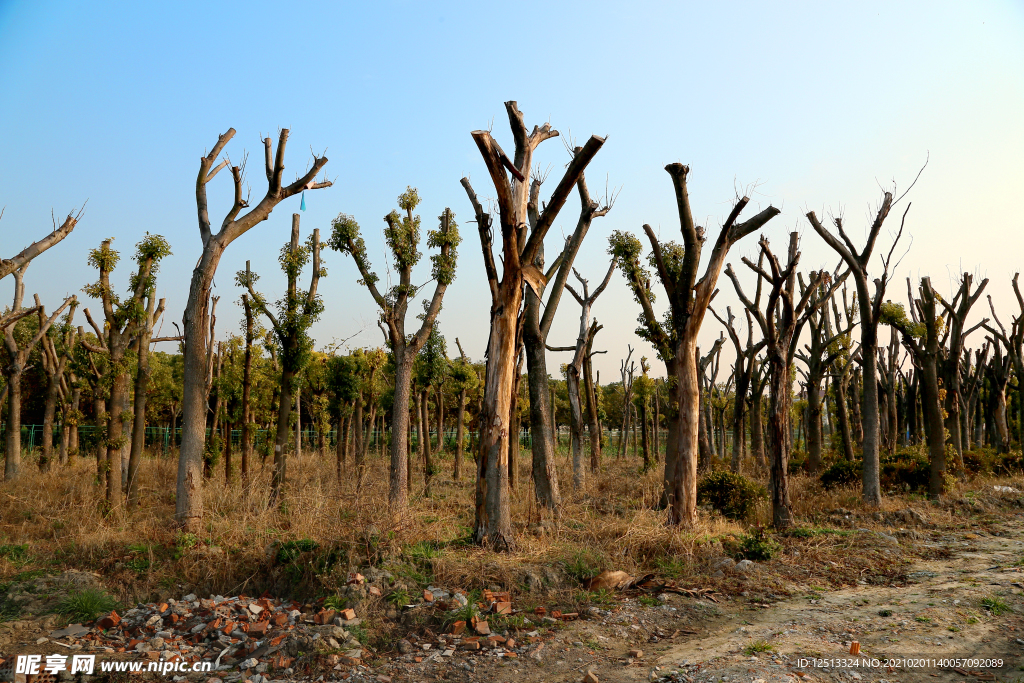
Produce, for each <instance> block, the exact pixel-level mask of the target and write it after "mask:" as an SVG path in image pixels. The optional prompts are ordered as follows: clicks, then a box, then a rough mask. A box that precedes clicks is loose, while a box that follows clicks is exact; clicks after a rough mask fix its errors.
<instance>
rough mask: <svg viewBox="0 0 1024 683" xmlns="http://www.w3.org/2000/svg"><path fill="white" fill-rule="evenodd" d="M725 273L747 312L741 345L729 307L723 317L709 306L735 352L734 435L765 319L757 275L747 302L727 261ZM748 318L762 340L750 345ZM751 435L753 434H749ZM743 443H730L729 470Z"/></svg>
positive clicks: (760, 258) (739, 424)
mask: <svg viewBox="0 0 1024 683" xmlns="http://www.w3.org/2000/svg"><path fill="white" fill-rule="evenodd" d="M763 258H764V256H763V254H762V255H759V256H758V265H759V266H760V265H761V264H762V261H763ZM725 275H726V276H727V277H728V278H729V280H730V281H731V282H732V285H733V289H735V290H736V295H737V296H738V297H739V299H740V302H741V303H742V304H743V306H744V309H745V310H746V314H747V343H746V346H741V345H740V341H739V339H740V338H739V334H738V333H737V332H736V328H735V327H734V326H733V320H734V319H735V317H734V316H733V314H732V310H731V309H730V308H728V307H727V308H726V314H727V317H728V320H723V319H722V318H721V317H720V316H719V315H718V314H717V313H715V310H714V309H713V308H710V307H709V310H711V313H712V314H713V315H714V316H715V317H716V318H718V320H719V322H721V323H722V324H723V325H725V327H726V330H728V332H729V337H730V339H732V343H733V346H734V347H735V351H736V367H735V371H734V372H735V375H736V401H735V405H734V406H733V430H734V431H735V433H736V434H739V435H742V434H743V419H744V417H745V416H746V400H745V399H746V395H747V392H748V391H749V390H750V380H751V375H752V373H753V363H754V358H755V357H756V356H757V354H758V353H760V351H761V349H762V348H764V344H765V341H764V335H765V330H766V325H767V323H766V321H765V319H764V315H763V314H762V313H761V292H762V279H761V277H758V278H757V287H756V289H755V291H754V299H753V300H752V301H751V300H750V299H748V298H747V296H746V294H744V292H743V287H741V286H740V281H739V279H738V278H737V277H736V273H735V271H733V269H732V264H728V265H726V267H725ZM751 318H753V319H754V320H756V321H757V323H758V326H759V327H760V329H761V336H762V339H761V341H759V342H758V343H757V344H754V343H753V342H754V327H753V324H752V321H751ZM751 438H753V437H751ZM742 446H743V439H742V438H741V437H740V438H737V439H736V440H735V441H734V442H733V453H732V463H731V469H732V471H733V472H739V471H740V457H741V454H742V453H741V451H742Z"/></svg>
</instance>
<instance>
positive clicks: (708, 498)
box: [697, 471, 767, 521]
mask: <svg viewBox="0 0 1024 683" xmlns="http://www.w3.org/2000/svg"><path fill="white" fill-rule="evenodd" d="M766 495H767V493H766V492H765V490H764V488H763V487H761V486H759V485H758V484H757V483H756V482H754V481H751V480H750V479H747V478H746V477H744V476H743V475H740V474H733V473H732V472H725V471H716V472H712V473H710V474H708V475H707V476H706V477H704V478H703V479H701V480H700V482H699V483H698V484H697V502H698V503H699V504H700V505H710V506H711V507H712V508H714V509H715V510H718V512H720V513H722V515H724V516H725V517H728V518H729V519H735V520H737V521H742V520H745V519H747V518H749V517H750V516H751V515H752V514H753V513H754V507H755V506H756V505H757V499H758V498H764V497H765V496H766Z"/></svg>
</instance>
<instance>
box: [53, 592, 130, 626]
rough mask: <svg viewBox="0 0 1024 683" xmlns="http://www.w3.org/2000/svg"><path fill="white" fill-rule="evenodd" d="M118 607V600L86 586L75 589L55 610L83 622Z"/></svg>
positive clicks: (69, 618)
mask: <svg viewBox="0 0 1024 683" xmlns="http://www.w3.org/2000/svg"><path fill="white" fill-rule="evenodd" d="M116 607H117V600H114V598H112V597H110V596H109V595H107V594H106V593H104V592H103V591H101V590H97V589H95V588H86V589H84V590H80V591H75V592H74V593H71V594H69V595H68V596H67V597H65V598H64V599H63V600H61V601H60V603H58V605H57V609H56V610H55V611H56V612H57V614H60V615H61V616H64V617H67V618H68V620H70V621H80V622H82V623H85V622H88V621H94V620H95V619H96V618H97V617H99V616H100V615H101V614H105V613H107V612H109V611H111V610H112V609H114V608H116Z"/></svg>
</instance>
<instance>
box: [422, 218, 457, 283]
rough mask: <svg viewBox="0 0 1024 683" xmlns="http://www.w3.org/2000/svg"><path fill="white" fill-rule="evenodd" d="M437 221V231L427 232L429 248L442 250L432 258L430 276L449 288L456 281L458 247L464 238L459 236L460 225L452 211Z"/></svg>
mask: <svg viewBox="0 0 1024 683" xmlns="http://www.w3.org/2000/svg"><path fill="white" fill-rule="evenodd" d="M437 220H438V227H437V230H430V231H429V232H427V246H428V247H430V248H431V249H440V250H441V251H439V252H438V253H436V254H434V255H433V256H431V257H430V262H431V264H432V267H431V271H430V275H431V277H433V278H434V279H435V280H437V281H438V283H440V284H442V285H445V286H447V285H450V284H451V283H452V282H454V281H455V265H456V263H457V262H458V260H459V251H458V247H459V244H460V243H461V242H462V237H460V236H459V224H458V223H456V222H455V214H454V213H453V212H452V210H451V209H445V210H444V213H442V214H441V215H440V216H438V217H437ZM445 247H447V249H445Z"/></svg>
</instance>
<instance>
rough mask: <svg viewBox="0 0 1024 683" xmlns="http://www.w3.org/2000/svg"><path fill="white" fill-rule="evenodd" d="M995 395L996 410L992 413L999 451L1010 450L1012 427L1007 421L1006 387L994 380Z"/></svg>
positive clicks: (993, 390)
mask: <svg viewBox="0 0 1024 683" xmlns="http://www.w3.org/2000/svg"><path fill="white" fill-rule="evenodd" d="M990 391H991V392H992V397H993V404H994V406H995V410H994V412H993V414H992V417H993V421H994V422H995V428H996V429H995V432H996V436H997V438H998V441H996V452H997V453H1009V452H1010V428H1009V425H1008V423H1007V421H1006V389H1005V388H1004V387H1003V386H1002V383H1001V382H993V383H992V388H991V389H990Z"/></svg>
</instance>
